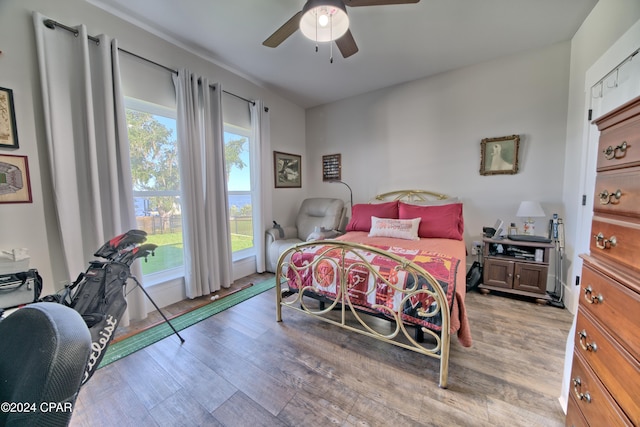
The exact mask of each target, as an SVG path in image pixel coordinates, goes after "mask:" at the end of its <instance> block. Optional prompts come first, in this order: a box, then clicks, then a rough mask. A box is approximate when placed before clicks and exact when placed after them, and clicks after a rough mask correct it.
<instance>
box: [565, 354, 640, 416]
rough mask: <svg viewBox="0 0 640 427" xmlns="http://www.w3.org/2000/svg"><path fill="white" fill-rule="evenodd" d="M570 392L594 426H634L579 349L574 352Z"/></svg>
mask: <svg viewBox="0 0 640 427" xmlns="http://www.w3.org/2000/svg"><path fill="white" fill-rule="evenodd" d="M569 393H571V394H573V397H574V398H575V400H576V403H577V406H578V408H580V412H582V414H583V415H584V417H585V418H586V419H588V420H589V424H590V425H592V426H607V427H614V426H632V425H633V424H632V423H631V421H629V419H628V418H627V416H626V415H625V414H624V412H622V410H621V409H620V407H619V406H618V404H617V403H616V401H615V400H613V398H612V397H611V395H610V394H609V393H608V392H607V390H606V389H605V388H604V386H603V385H602V383H601V382H600V381H599V380H598V378H597V377H596V376H595V374H594V373H593V371H592V370H591V369H590V368H589V367H588V365H587V363H586V362H585V361H584V359H582V357H581V355H580V354H579V353H578V351H577V349H576V351H575V352H574V354H573V368H572V369H571V382H570V384H569Z"/></svg>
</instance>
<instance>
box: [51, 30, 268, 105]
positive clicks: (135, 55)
mask: <svg viewBox="0 0 640 427" xmlns="http://www.w3.org/2000/svg"><path fill="white" fill-rule="evenodd" d="M43 24H44V26H45V27H47V28H50V29H52V30H55V29H56V27H60V28H62V29H63V30H67V31H69V32H70V33H73V34H74V35H75V36H76V37H78V30H76V29H75V28H71V27H69V26H67V25H64V24H61V23H60V22H58V21H54V20H53V19H45V20H44V21H43ZM87 38H88V39H89V40H91V41H93V42H95V43H96V44H100V39H99V38H97V37H93V36H90V35H87ZM118 50H119V51H120V52H124V53H126V54H128V55H131V56H134V57H136V58H138V59H142V60H143V61H147V62H149V63H151V64H153V65H155V66H158V67H160V68H164V69H165V70H167V71H169V72H170V73H173V74H178V71H177V70H174V69H173V68H170V67H167V66H166V65H162V64H159V63H157V62H155V61H152V60H151V59H148V58H145V57H144V56H140V55H138V54H135V53H133V52H130V51H128V50H126V49H123V48H121V47H119V48H118ZM211 87H212V88H213V86H211ZM222 92H224V93H226V94H227V95H231V96H235V97H236V98H238V99H241V100H243V101H245V102H248V103H249V104H251V105H256V102H255V101H252V100H250V99H247V98H243V97H242V96H240V95H236V94H235V93H232V92H228V91H226V90H224V89H223V90H222ZM265 111H267V109H266V108H265Z"/></svg>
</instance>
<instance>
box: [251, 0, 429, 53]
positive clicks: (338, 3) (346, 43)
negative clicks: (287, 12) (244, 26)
mask: <svg viewBox="0 0 640 427" xmlns="http://www.w3.org/2000/svg"><path fill="white" fill-rule="evenodd" d="M419 1H420V0H307V2H306V3H305V5H304V7H303V8H302V10H301V11H300V12H298V13H296V14H295V15H293V16H292V17H291V18H290V19H289V20H288V21H287V22H285V23H284V25H282V26H281V27H280V28H278V29H277V30H276V31H275V32H274V33H273V34H271V35H270V36H269V37H268V38H267V39H266V40H265V41H264V42H262V44H263V45H265V46H267V47H278V46H279V45H280V43H282V42H283V41H285V40H286V39H287V38H288V37H289V36H291V35H292V34H293V33H295V32H296V30H298V29H300V31H301V32H302V34H304V35H305V36H306V37H307V38H309V39H311V40H313V41H315V42H332V41H335V42H336V45H337V46H338V49H340V53H341V54H342V56H343V57H344V58H348V57H350V56H351V55H353V54H354V53H356V52H357V51H358V45H356V41H355V39H354V38H353V35H352V34H351V30H349V17H348V16H347V9H346V7H345V6H349V7H360V6H382V5H395V4H408V3H418V2H419ZM317 49H318V48H317V46H316V50H317Z"/></svg>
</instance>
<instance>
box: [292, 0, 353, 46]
mask: <svg viewBox="0 0 640 427" xmlns="http://www.w3.org/2000/svg"><path fill="white" fill-rule="evenodd" d="M348 29H349V16H347V10H346V8H345V7H344V3H343V2H342V1H339V0H308V1H307V3H306V4H305V5H304V7H303V8H302V18H300V31H301V32H302V34H304V35H305V37H307V38H309V39H311V40H314V41H317V42H330V41H333V40H336V39H339V38H340V37H342V36H343V35H344V33H346V32H347V30H348Z"/></svg>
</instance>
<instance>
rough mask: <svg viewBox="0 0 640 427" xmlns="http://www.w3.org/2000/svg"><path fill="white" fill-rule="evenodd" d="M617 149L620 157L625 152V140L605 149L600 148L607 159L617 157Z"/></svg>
mask: <svg viewBox="0 0 640 427" xmlns="http://www.w3.org/2000/svg"><path fill="white" fill-rule="evenodd" d="M617 151H620V154H621V156H620V157H624V155H625V153H626V152H627V141H622V144H620V145H618V146H617V147H615V148H614V147H612V146H611V145H610V146H608V147H607V148H606V149H604V150H602V152H603V153H604V157H605V158H606V159H607V160H613V159H615V158H616V157H617V156H616V152H617Z"/></svg>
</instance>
